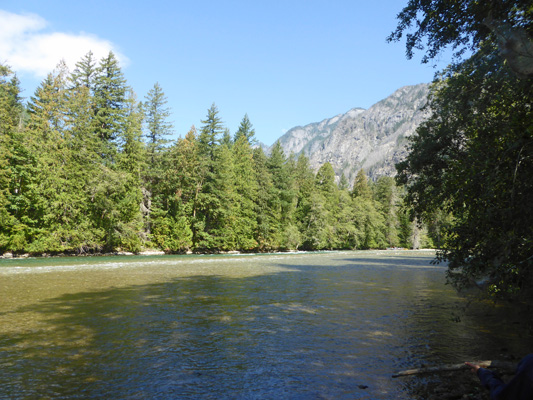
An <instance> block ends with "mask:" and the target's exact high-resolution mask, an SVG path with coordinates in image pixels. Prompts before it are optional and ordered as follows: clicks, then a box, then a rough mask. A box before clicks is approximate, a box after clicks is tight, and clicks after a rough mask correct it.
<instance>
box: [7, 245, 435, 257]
mask: <svg viewBox="0 0 533 400" xmlns="http://www.w3.org/2000/svg"><path fill="white" fill-rule="evenodd" d="M328 251H332V252H335V251H351V250H312V251H307V250H284V251H282V250H272V251H268V252H263V253H261V252H257V253H243V252H241V251H236V250H230V251H219V252H216V253H194V252H192V251H188V252H187V253H183V254H187V255H192V254H196V255H206V254H225V255H241V254H305V253H323V252H328ZM360 251H369V252H372V251H379V252H381V251H383V252H398V251H401V252H404V251H416V252H429V253H431V252H433V253H434V252H435V251H436V250H435V249H416V250H414V249H405V248H387V249H368V250H360ZM167 254H169V253H166V252H165V251H163V250H155V249H150V250H143V251H140V252H138V253H132V252H128V251H115V252H109V253H84V254H70V253H57V254H49V253H40V254H30V253H22V254H17V253H12V252H6V253H3V254H0V260H1V259H13V258H30V257H35V258H49V257H88V256H164V255H167Z"/></svg>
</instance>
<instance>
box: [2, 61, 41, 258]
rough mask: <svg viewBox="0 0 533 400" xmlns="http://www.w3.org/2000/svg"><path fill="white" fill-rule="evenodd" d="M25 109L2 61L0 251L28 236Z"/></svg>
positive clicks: (28, 158) (15, 81) (30, 171)
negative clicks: (25, 214) (23, 123)
mask: <svg viewBox="0 0 533 400" xmlns="http://www.w3.org/2000/svg"><path fill="white" fill-rule="evenodd" d="M22 113H23V106H22V99H21V98H20V85H19V81H18V79H17V77H16V75H15V74H13V73H12V71H11V69H10V68H9V67H7V66H5V65H1V64H0V251H3V250H11V251H13V250H21V249H23V247H24V245H25V243H26V237H27V235H26V232H27V230H26V229H25V225H24V223H23V221H21V218H22V217H23V216H24V211H25V210H26V209H27V207H28V206H29V202H28V201H27V198H26V193H25V192H26V187H27V185H28V184H29V180H30V179H31V177H32V176H33V168H32V161H31V156H30V155H29V154H28V151H27V149H26V148H25V147H24V146H23V143H22V135H23V132H22V130H23V126H22Z"/></svg>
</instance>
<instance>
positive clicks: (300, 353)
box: [0, 251, 528, 400]
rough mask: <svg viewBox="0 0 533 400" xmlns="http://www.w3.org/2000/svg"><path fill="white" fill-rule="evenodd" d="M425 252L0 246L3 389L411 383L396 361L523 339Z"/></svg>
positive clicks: (328, 387) (357, 392)
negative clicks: (5, 253) (16, 249)
mask: <svg viewBox="0 0 533 400" xmlns="http://www.w3.org/2000/svg"><path fill="white" fill-rule="evenodd" d="M432 259H433V254H432V253H428V252H411V251H380V252H331V253H309V254H305V253H304V254H272V255H232V256H220V255H219V256H124V257H83V258H50V259H24V260H20V259H12V260H0V399H35V398H45V399H376V400H379V399H410V398H412V395H411V394H410V393H409V387H410V384H411V383H413V380H416V379H423V378H422V377H413V378H396V379H393V378H391V375H392V374H393V373H394V372H396V371H398V370H402V369H408V368H413V367H417V366H420V365H421V364H424V365H434V364H439V363H459V362H462V361H464V360H473V359H491V358H496V357H498V356H499V355H500V354H501V353H502V352H507V353H516V355H517V356H519V355H523V354H525V353H524V352H526V350H527V349H526V346H527V341H528V340H527V338H525V337H524V334H525V333H524V332H522V330H521V329H520V328H521V326H520V321H519V320H512V318H513V317H511V316H510V315H509V313H505V315H507V317H508V319H507V320H505V323H502V320H501V312H500V311H498V309H493V308H491V307H487V306H483V307H481V305H480V304H478V302H472V300H471V299H470V298H466V297H463V296H459V295H458V294H456V293H455V291H454V290H453V289H452V288H451V287H449V286H447V285H445V268H444V267H443V266H438V265H432V264H431V260H432ZM467 303H472V304H471V305H470V306H469V307H466V306H467ZM509 318H511V319H509Z"/></svg>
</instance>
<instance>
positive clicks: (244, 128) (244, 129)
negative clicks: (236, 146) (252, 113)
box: [233, 114, 256, 145]
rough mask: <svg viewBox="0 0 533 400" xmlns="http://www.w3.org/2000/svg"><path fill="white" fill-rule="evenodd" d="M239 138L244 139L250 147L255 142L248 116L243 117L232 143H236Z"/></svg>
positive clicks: (253, 130) (253, 131)
mask: <svg viewBox="0 0 533 400" xmlns="http://www.w3.org/2000/svg"><path fill="white" fill-rule="evenodd" d="M241 137H244V138H245V139H246V141H247V142H248V143H250V144H252V145H253V144H255V142H256V139H255V129H254V128H253V125H252V123H251V122H250V119H249V118H248V114H245V115H244V117H243V119H242V121H241V124H240V125H239V129H237V132H235V137H234V138H233V141H234V142H237V141H238V140H239V139H240V138H241Z"/></svg>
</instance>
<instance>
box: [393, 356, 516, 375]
mask: <svg viewBox="0 0 533 400" xmlns="http://www.w3.org/2000/svg"><path fill="white" fill-rule="evenodd" d="M471 363H472V364H476V365H479V366H480V367H483V368H498V369H501V370H503V371H505V372H508V373H510V374H513V373H514V371H515V370H516V362H510V361H498V360H493V361H471ZM462 369H470V367H469V366H468V365H465V364H464V363H463V364H447V365H436V366H434V367H422V368H415V369H407V370H405V371H400V372H398V373H396V374H394V375H392V377H393V378H398V377H400V376H408V375H418V374H427V373H434V372H448V371H460V370H462Z"/></svg>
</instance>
